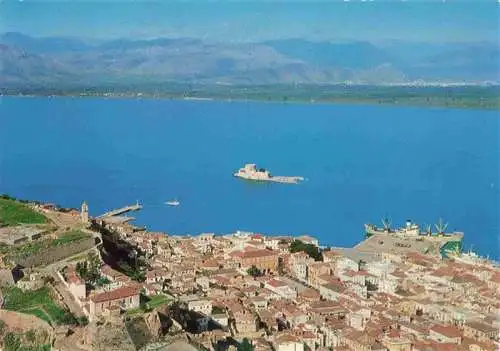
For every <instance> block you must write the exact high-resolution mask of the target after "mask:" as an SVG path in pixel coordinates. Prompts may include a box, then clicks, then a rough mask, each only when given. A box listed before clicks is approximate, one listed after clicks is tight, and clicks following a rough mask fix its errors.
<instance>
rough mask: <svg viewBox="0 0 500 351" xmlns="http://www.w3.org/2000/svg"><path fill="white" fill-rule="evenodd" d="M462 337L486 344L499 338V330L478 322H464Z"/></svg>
mask: <svg viewBox="0 0 500 351" xmlns="http://www.w3.org/2000/svg"><path fill="white" fill-rule="evenodd" d="M463 331H464V336H465V337H466V338H471V339H474V340H477V341H481V342H486V341H489V340H494V339H496V338H498V337H499V335H500V330H499V328H495V327H493V326H492V325H490V324H486V323H483V322H478V321H469V322H466V323H465V324H464V326H463Z"/></svg>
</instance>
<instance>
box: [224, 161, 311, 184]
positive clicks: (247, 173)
mask: <svg viewBox="0 0 500 351" xmlns="http://www.w3.org/2000/svg"><path fill="white" fill-rule="evenodd" d="M233 175H234V176H235V177H238V178H242V179H247V180H255V181H262V182H275V183H288V184H298V183H299V182H300V181H302V180H304V178H303V177H297V176H295V177H290V176H273V175H271V173H270V172H269V171H268V170H267V169H264V168H260V169H258V168H257V165H256V164H254V163H248V164H246V165H245V167H243V168H240V169H239V170H238V171H237V172H235V173H234V174H233Z"/></svg>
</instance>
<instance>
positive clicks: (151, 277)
mask: <svg viewBox="0 0 500 351" xmlns="http://www.w3.org/2000/svg"><path fill="white" fill-rule="evenodd" d="M169 277H170V274H169V273H168V272H167V271H166V270H164V269H153V270H151V271H147V272H146V283H147V284H153V283H161V282H164V281H165V280H166V279H167V278H169Z"/></svg>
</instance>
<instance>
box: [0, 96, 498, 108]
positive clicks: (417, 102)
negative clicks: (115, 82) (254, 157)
mask: <svg viewBox="0 0 500 351" xmlns="http://www.w3.org/2000/svg"><path fill="white" fill-rule="evenodd" d="M2 97H22V98H36V97H42V98H44V97H45V98H63V97H71V98H87V99H88V98H105V99H136V100H141V99H144V100H146V99H147V100H177V101H194V102H260V103H281V104H307V105H309V104H311V105H313V104H323V105H350V104H352V105H367V106H407V107H423V108H451V109H469V110H484V111H500V101H496V102H492V103H490V104H482V103H481V101H480V100H477V101H470V100H469V101H467V103H464V102H463V101H462V100H455V101H445V100H442V99H439V98H436V100H433V101H430V102H428V101H425V100H424V99H421V98H399V99H395V100H385V99H384V100H382V99H376V98H371V99H370V98H357V97H352V98H349V97H345V98H339V97H331V98H320V99H307V98H288V99H286V100H283V99H279V98H277V97H274V98H264V97H262V98H258V97H248V98H245V97H242V96H238V97H223V96H214V97H211V96H199V97H190V96H179V95H176V94H157V95H155V94H144V93H142V94H141V93H116V94H104V93H102V94H84V93H74V94H44V93H39V94H0V98H2Z"/></svg>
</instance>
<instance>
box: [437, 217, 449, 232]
mask: <svg viewBox="0 0 500 351" xmlns="http://www.w3.org/2000/svg"><path fill="white" fill-rule="evenodd" d="M435 226H436V229H437V234H438V235H444V233H445V231H446V228H448V223H444V222H443V219H442V218H439V222H438V223H437V224H435Z"/></svg>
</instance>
